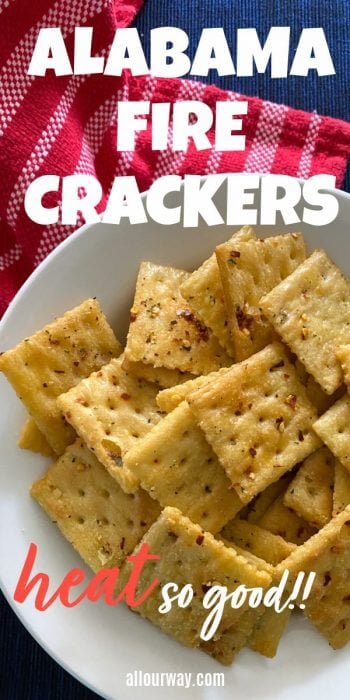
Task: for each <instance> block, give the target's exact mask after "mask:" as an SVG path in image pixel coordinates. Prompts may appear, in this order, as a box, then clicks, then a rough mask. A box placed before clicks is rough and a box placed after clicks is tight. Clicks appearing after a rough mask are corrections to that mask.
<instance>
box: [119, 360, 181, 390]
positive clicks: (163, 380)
mask: <svg viewBox="0 0 350 700" xmlns="http://www.w3.org/2000/svg"><path fill="white" fill-rule="evenodd" d="M123 369H124V370H125V371H126V372H128V373H129V374H132V375H133V376H134V377H137V379H145V380H146V382H152V383H153V384H157V386H158V387H159V389H168V388H169V387H175V386H178V385H181V384H182V383H183V382H186V383H187V382H188V381H190V380H193V379H194V375H193V374H190V372H180V370H179V369H167V368H166V367H152V365H145V364H144V362H130V360H127V358H126V357H125V356H124V360H123Z"/></svg>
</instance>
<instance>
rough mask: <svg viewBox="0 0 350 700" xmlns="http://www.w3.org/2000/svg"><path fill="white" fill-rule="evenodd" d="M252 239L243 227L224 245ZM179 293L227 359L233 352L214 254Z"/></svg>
mask: <svg viewBox="0 0 350 700" xmlns="http://www.w3.org/2000/svg"><path fill="white" fill-rule="evenodd" d="M250 238H255V235H254V232H253V229H252V228H251V227H250V226H243V228H242V229H240V231H238V232H237V233H235V234H234V235H233V236H232V237H231V238H230V240H229V241H228V242H227V244H226V245H228V247H229V249H230V250H231V249H232V247H233V246H234V245H235V244H236V243H239V242H240V241H247V240H249V239H250ZM180 292H181V294H182V296H183V297H184V299H186V301H187V302H188V303H189V305H190V307H191V309H193V311H194V312H195V313H196V314H197V316H198V318H200V320H201V321H202V322H203V323H204V324H205V325H206V326H208V328H210V329H211V330H212V331H213V333H214V335H215V336H216V337H217V339H218V340H219V343H220V344H221V345H222V347H223V348H224V349H225V350H226V352H227V353H228V355H230V357H234V349H233V343H232V338H231V333H230V329H229V321H228V317H227V313H226V308H225V303H224V290H223V288H222V282H221V277H220V272H219V268H218V264H217V261H216V256H215V253H213V255H212V256H211V257H210V258H209V259H208V260H205V262H204V263H203V264H202V265H201V266H200V267H199V268H198V270H196V271H195V272H193V273H192V274H191V275H190V277H189V278H188V279H187V280H185V281H184V282H183V283H182V285H181V287H180Z"/></svg>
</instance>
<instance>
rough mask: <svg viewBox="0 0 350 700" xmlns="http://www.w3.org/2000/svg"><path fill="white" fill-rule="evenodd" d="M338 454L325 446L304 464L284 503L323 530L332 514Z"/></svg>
mask: <svg viewBox="0 0 350 700" xmlns="http://www.w3.org/2000/svg"><path fill="white" fill-rule="evenodd" d="M335 461H336V460H335V457H334V456H333V455H332V453H331V452H330V451H329V449H328V448H327V447H321V448H320V449H319V450H317V451H316V452H314V453H313V454H311V455H310V456H309V457H307V458H306V460H305V461H304V462H303V464H302V465H301V467H300V469H299V470H298V472H297V474H296V476H295V477H294V479H293V481H292V482H291V483H290V484H289V486H288V488H287V490H286V493H285V496H284V505H286V506H287V508H291V509H292V510H294V511H295V512H296V513H297V515H299V516H300V517H301V518H303V519H304V520H306V521H307V522H308V523H310V524H311V525H313V526H314V527H316V528H318V529H320V528H321V527H323V526H324V525H326V523H328V522H329V521H330V519H331V517H332V509H333V488H334V464H335Z"/></svg>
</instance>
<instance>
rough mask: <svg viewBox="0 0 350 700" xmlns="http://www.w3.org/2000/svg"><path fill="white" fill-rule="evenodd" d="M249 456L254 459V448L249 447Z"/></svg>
mask: <svg viewBox="0 0 350 700" xmlns="http://www.w3.org/2000/svg"><path fill="white" fill-rule="evenodd" d="M249 454H250V455H251V457H255V455H256V449H255V448H254V447H250V448H249Z"/></svg>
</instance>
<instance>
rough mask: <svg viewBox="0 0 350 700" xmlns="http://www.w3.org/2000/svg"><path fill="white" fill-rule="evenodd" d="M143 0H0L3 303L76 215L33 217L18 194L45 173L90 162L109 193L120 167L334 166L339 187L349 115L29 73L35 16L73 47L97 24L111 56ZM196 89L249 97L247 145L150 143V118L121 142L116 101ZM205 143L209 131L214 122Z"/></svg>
mask: <svg viewBox="0 0 350 700" xmlns="http://www.w3.org/2000/svg"><path fill="white" fill-rule="evenodd" d="M142 2H143V0H56V1H54V0H35V2H32V3H27V2H26V0H11V1H10V2H8V1H6V2H2V3H0V17H1V28H2V41H1V44H0V139H1V148H0V173H1V190H0V314H1V313H3V312H4V311H5V309H6V307H7V305H8V303H9V302H10V300H11V299H12V297H13V296H14V294H15V293H16V291H17V290H18V288H19V287H20V286H21V284H22V283H23V282H24V280H25V279H26V277H28V275H29V274H30V273H31V272H32V270H33V269H34V268H35V267H36V266H37V265H38V264H39V263H40V262H41V261H42V260H43V259H44V258H45V257H46V256H47V255H48V253H49V252H50V251H51V250H52V249H53V248H55V246H57V244H58V243H60V242H61V241H62V240H63V239H64V238H66V237H67V236H68V235H69V234H70V233H71V232H72V230H73V227H71V226H62V225H60V224H53V225H50V226H40V225H37V224H35V223H33V222H32V221H31V220H30V219H29V218H28V217H27V215H26V213H25V211H24V195H25V192H26V190H27V188H28V186H29V184H30V183H31V182H32V180H33V179H35V178H37V177H39V176H40V175H44V174H57V175H62V176H64V175H70V174H73V173H87V174H91V175H94V176H95V177H97V178H98V179H99V181H100V182H101V184H102V186H103V191H104V202H102V203H101V210H102V209H103V205H104V203H105V201H106V197H107V196H108V192H109V190H110V187H111V183H112V181H113V179H114V177H115V176H117V175H135V176H136V178H137V181H138V185H139V188H140V189H142V190H144V189H146V188H147V187H149V185H150V184H151V182H152V181H153V180H154V179H155V178H157V177H160V176H162V175H166V174H169V173H176V174H179V175H183V174H185V173H198V174H206V173H215V172H242V171H243V172H259V173H270V172H271V173H285V174H288V175H295V176H298V177H303V178H307V177H309V176H311V175H314V174H316V173H329V174H333V175H335V176H336V179H337V185H338V186H340V185H341V183H342V180H343V177H344V173H345V169H346V164H347V160H348V158H349V155H350V124H348V123H345V122H342V121H339V120H335V119H332V118H329V117H322V116H320V115H318V114H317V113H312V114H308V113H305V112H301V111H298V110H295V109H291V108H289V107H286V106H284V105H278V104H272V103H270V102H266V101H263V100H261V99H258V98H252V97H247V98H246V97H243V96H242V95H238V94H236V93H234V92H224V91H222V90H219V89H218V88H216V87H214V86H207V85H203V84H201V83H199V82H196V81H190V80H183V79H170V80H168V79H156V78H154V77H152V76H149V75H148V76H143V77H137V78H136V77H132V76H131V75H130V74H128V73H126V74H124V75H123V76H122V78H113V77H107V76H104V75H92V76H85V75H82V76H63V77H59V78H58V77H55V76H54V75H53V74H52V71H49V72H48V74H47V75H46V76H45V77H43V78H40V77H33V76H29V75H28V74H27V70H28V66H29V62H30V59H31V56H32V52H33V49H34V46H35V41H36V38H37V35H38V31H39V29H40V27H49V26H53V27H55V26H59V27H61V29H62V33H63V36H64V37H65V41H66V45H67V48H68V51H69V53H70V55H71V56H72V51H73V35H74V28H75V27H83V26H88V27H91V26H92V27H93V28H94V44H93V50H94V52H95V54H96V55H105V56H106V55H107V53H108V48H109V46H110V44H111V42H112V39H113V35H114V32H115V29H116V28H117V27H122V26H128V25H129V24H130V23H131V22H132V20H133V18H134V16H135V14H136V12H137V11H138V10H139V8H140V7H141V5H142ZM127 99H129V100H141V99H142V100H150V101H152V102H156V101H158V102H162V101H168V102H172V103H173V102H175V101H176V100H186V99H197V100H201V101H202V102H205V103H207V104H209V105H210V106H212V107H214V105H215V102H216V101H218V100H241V99H247V100H248V115H247V117H245V118H244V133H245V135H246V150H245V151H244V152H225V153H219V152H217V151H215V149H214V148H213V147H212V148H208V149H207V150H204V151H200V152H197V151H196V150H195V149H194V147H193V146H191V145H190V146H189V148H188V150H187V152H185V153H182V152H173V151H172V149H171V129H170V131H169V148H168V149H167V150H165V151H161V152H159V151H152V149H151V142H150V125H149V128H148V129H147V131H145V132H141V133H140V134H139V136H138V138H137V145H136V150H135V152H132V153H129V152H117V150H116V123H117V122H116V120H117V109H116V107H117V102H118V101H120V100H127ZM208 135H209V138H210V141H211V143H212V142H213V133H209V134H208Z"/></svg>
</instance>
